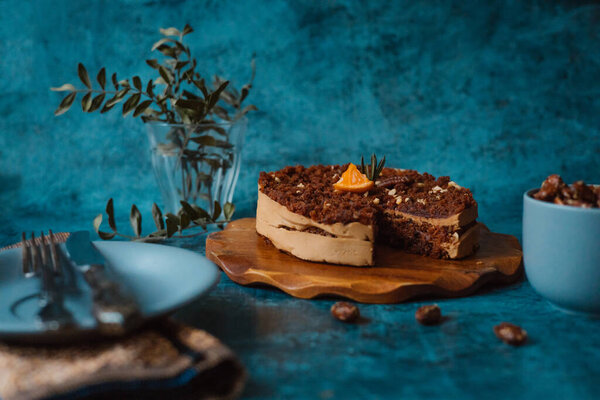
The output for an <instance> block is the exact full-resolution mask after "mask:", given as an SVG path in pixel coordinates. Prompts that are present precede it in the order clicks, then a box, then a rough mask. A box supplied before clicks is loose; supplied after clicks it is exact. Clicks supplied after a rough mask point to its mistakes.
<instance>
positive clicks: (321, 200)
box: [258, 164, 477, 225]
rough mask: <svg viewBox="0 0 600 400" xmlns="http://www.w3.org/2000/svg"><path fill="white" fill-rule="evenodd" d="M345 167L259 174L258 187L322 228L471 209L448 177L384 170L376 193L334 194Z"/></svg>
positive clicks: (472, 203)
mask: <svg viewBox="0 0 600 400" xmlns="http://www.w3.org/2000/svg"><path fill="white" fill-rule="evenodd" d="M347 166H348V164H345V165H331V166H324V165H315V166H311V167H308V168H306V167H303V166H300V165H299V166H295V167H285V168H283V169H281V170H279V171H274V172H269V173H267V172H261V173H260V177H259V180H258V184H259V187H260V189H261V191H262V192H263V193H265V194H266V195H267V196H269V197H270V198H271V199H273V200H275V201H276V202H278V203H279V204H282V205H284V206H285V207H286V208H287V209H288V210H290V211H291V212H294V213H297V214H300V215H303V216H305V217H308V218H311V219H313V220H314V221H316V222H319V223H325V224H333V223H336V222H341V223H344V224H345V223H350V222H360V223H362V224H365V225H373V224H375V222H376V220H377V218H378V216H379V214H381V212H382V210H383V209H394V210H397V211H400V212H403V213H406V214H412V215H416V216H427V217H431V218H445V217H449V216H452V215H455V214H458V213H460V212H462V211H464V210H465V209H467V208H470V207H474V206H476V205H477V203H476V202H475V200H474V199H473V195H472V194H471V191H470V190H469V189H466V188H462V187H460V186H458V185H456V184H454V182H451V181H450V178H449V177H447V176H443V177H439V178H435V177H434V176H432V175H430V174H428V173H423V174H420V173H419V172H417V171H414V170H400V169H393V168H384V169H383V171H382V173H381V176H380V177H379V180H378V182H376V187H375V188H373V189H371V190H370V191H369V192H366V193H364V194H363V193H352V192H343V191H338V190H335V189H334V188H333V184H334V183H335V182H337V180H339V177H340V176H341V175H342V173H343V172H344V171H345V170H346V168H347ZM400 199H401V201H399V200H400ZM331 204H335V207H331V206H330V205H331Z"/></svg>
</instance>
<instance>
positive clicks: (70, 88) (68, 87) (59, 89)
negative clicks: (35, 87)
mask: <svg viewBox="0 0 600 400" xmlns="http://www.w3.org/2000/svg"><path fill="white" fill-rule="evenodd" d="M50 90H52V91H53V92H66V91H69V92H74V91H75V90H76V89H75V86H73V85H71V84H70V83H65V84H64V85H62V86H59V87H51V88H50Z"/></svg>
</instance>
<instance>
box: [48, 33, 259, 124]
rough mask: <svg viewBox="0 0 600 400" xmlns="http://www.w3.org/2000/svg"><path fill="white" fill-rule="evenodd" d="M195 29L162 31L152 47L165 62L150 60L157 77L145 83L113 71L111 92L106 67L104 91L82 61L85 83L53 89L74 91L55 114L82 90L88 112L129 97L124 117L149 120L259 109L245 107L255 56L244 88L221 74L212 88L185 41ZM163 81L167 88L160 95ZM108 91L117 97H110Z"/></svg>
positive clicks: (184, 120)
mask: <svg viewBox="0 0 600 400" xmlns="http://www.w3.org/2000/svg"><path fill="white" fill-rule="evenodd" d="M191 32H193V29H192V27H191V26H190V25H187V24H186V25H185V27H184V28H183V29H182V30H181V31H180V30H179V29H177V28H167V29H160V33H161V34H162V36H163V38H162V39H160V40H159V41H158V42H156V43H154V45H153V46H152V51H158V52H160V53H161V54H162V55H163V57H164V62H163V63H162V64H161V63H159V61H158V60H157V59H149V60H146V64H147V65H148V66H150V67H151V68H153V69H154V70H155V72H156V73H158V76H157V77H156V78H155V79H154V80H152V79H150V80H149V81H148V82H146V83H143V82H142V79H141V78H140V77H139V76H134V77H133V78H131V80H129V79H124V80H119V79H118V78H117V74H116V73H113V74H112V75H111V79H110V81H111V82H110V83H112V86H113V87H114V90H109V89H107V87H108V86H110V83H108V82H107V75H106V69H105V68H104V67H102V68H101V69H100V71H99V72H98V74H97V75H96V81H97V82H98V85H99V89H94V86H93V84H92V80H91V79H90V76H89V73H88V71H87V70H86V68H85V66H84V65H83V64H82V63H79V65H78V69H77V72H78V75H79V79H80V80H81V82H82V83H83V84H84V86H85V87H83V88H77V87H75V86H74V85H72V84H70V83H66V84H64V85H62V86H60V87H55V88H51V90H53V91H57V92H69V93H68V94H67V95H66V96H65V97H64V98H63V99H62V101H61V102H60V104H59V106H58V108H57V109H56V111H55V112H54V115H61V114H64V113H65V112H67V111H68V110H69V109H70V108H71V106H72V105H73V103H74V102H75V100H76V97H77V95H78V94H80V93H84V94H83V96H82V98H81V109H82V110H83V111H84V112H88V113H91V112H94V111H97V110H100V113H105V112H107V111H109V110H111V109H112V108H113V107H115V106H116V105H117V104H119V103H120V102H122V101H124V102H123V105H122V109H121V111H122V114H123V116H126V115H128V114H129V113H131V112H132V111H133V114H132V115H133V117H138V116H141V117H142V120H143V121H144V122H151V121H159V122H165V123H169V124H201V123H211V122H212V123H214V121H213V120H212V118H213V117H217V118H219V119H221V120H225V121H234V120H236V119H238V118H241V117H242V116H243V115H245V114H246V113H247V112H249V111H251V110H256V109H257V108H256V107H255V106H254V105H247V106H245V107H243V108H242V103H243V102H244V100H245V99H246V97H247V96H248V94H249V92H250V89H251V88H252V82H253V80H254V76H255V62H254V59H253V60H252V63H251V67H252V77H251V79H250V82H248V83H247V84H245V85H244V86H243V87H242V88H241V90H240V91H238V90H236V89H235V88H233V87H231V86H230V85H229V81H228V80H225V79H223V78H222V77H220V76H217V75H215V76H214V77H213V80H212V89H211V88H209V87H208V85H207V84H206V82H205V79H204V78H203V77H202V76H201V75H200V73H198V72H197V71H196V68H197V66H198V62H197V60H196V59H195V58H194V57H192V54H191V51H190V48H189V46H187V45H185V44H184V43H183V38H184V36H185V35H187V34H189V33H191ZM159 85H160V86H162V87H163V88H162V90H159V91H158V92H159V93H157V90H156V89H158V86H159ZM94 94H97V95H94ZM109 95H112V97H110V98H109ZM127 96H129V97H127ZM126 97H127V99H125V98H126ZM220 101H221V102H220ZM230 111H233V112H234V115H233V116H231V115H230Z"/></svg>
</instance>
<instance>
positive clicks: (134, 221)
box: [129, 204, 142, 237]
mask: <svg viewBox="0 0 600 400" xmlns="http://www.w3.org/2000/svg"><path fill="white" fill-rule="evenodd" d="M129 222H130V223H131V228H132V229H133V233H134V234H135V236H136V237H140V236H141V234H142V214H141V213H140V211H139V210H138V208H137V206H136V205H135V204H133V205H132V206H131V213H130V214H129Z"/></svg>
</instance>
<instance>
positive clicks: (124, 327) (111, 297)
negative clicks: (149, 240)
mask: <svg viewBox="0 0 600 400" xmlns="http://www.w3.org/2000/svg"><path fill="white" fill-rule="evenodd" d="M66 248H67V252H68V259H69V260H70V261H71V263H72V264H73V265H74V267H75V268H76V269H77V270H79V271H80V272H81V274H82V275H83V277H84V279H85V281H86V282H87V284H88V285H89V287H90V289H91V290H92V297H93V306H92V314H93V316H94V318H95V319H96V322H97V323H98V329H99V330H100V332H101V333H103V334H105V335H111V336H120V335H123V334H125V333H127V332H130V331H131V330H133V329H135V328H137V327H138V326H139V325H140V324H141V321H142V316H141V313H140V309H139V306H138V304H137V302H136V301H135V299H134V297H133V296H132V295H131V294H129V293H127V291H126V290H125V288H124V287H123V286H122V285H120V284H119V283H118V282H116V281H115V280H114V279H111V278H110V277H109V275H108V274H107V273H106V269H105V260H104V257H103V256H102V254H100V252H99V251H98V250H97V249H96V248H95V247H94V245H93V244H92V242H91V241H90V233H89V232H88V231H78V232H73V233H72V234H71V235H70V236H69V238H68V239H67V242H66Z"/></svg>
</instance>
